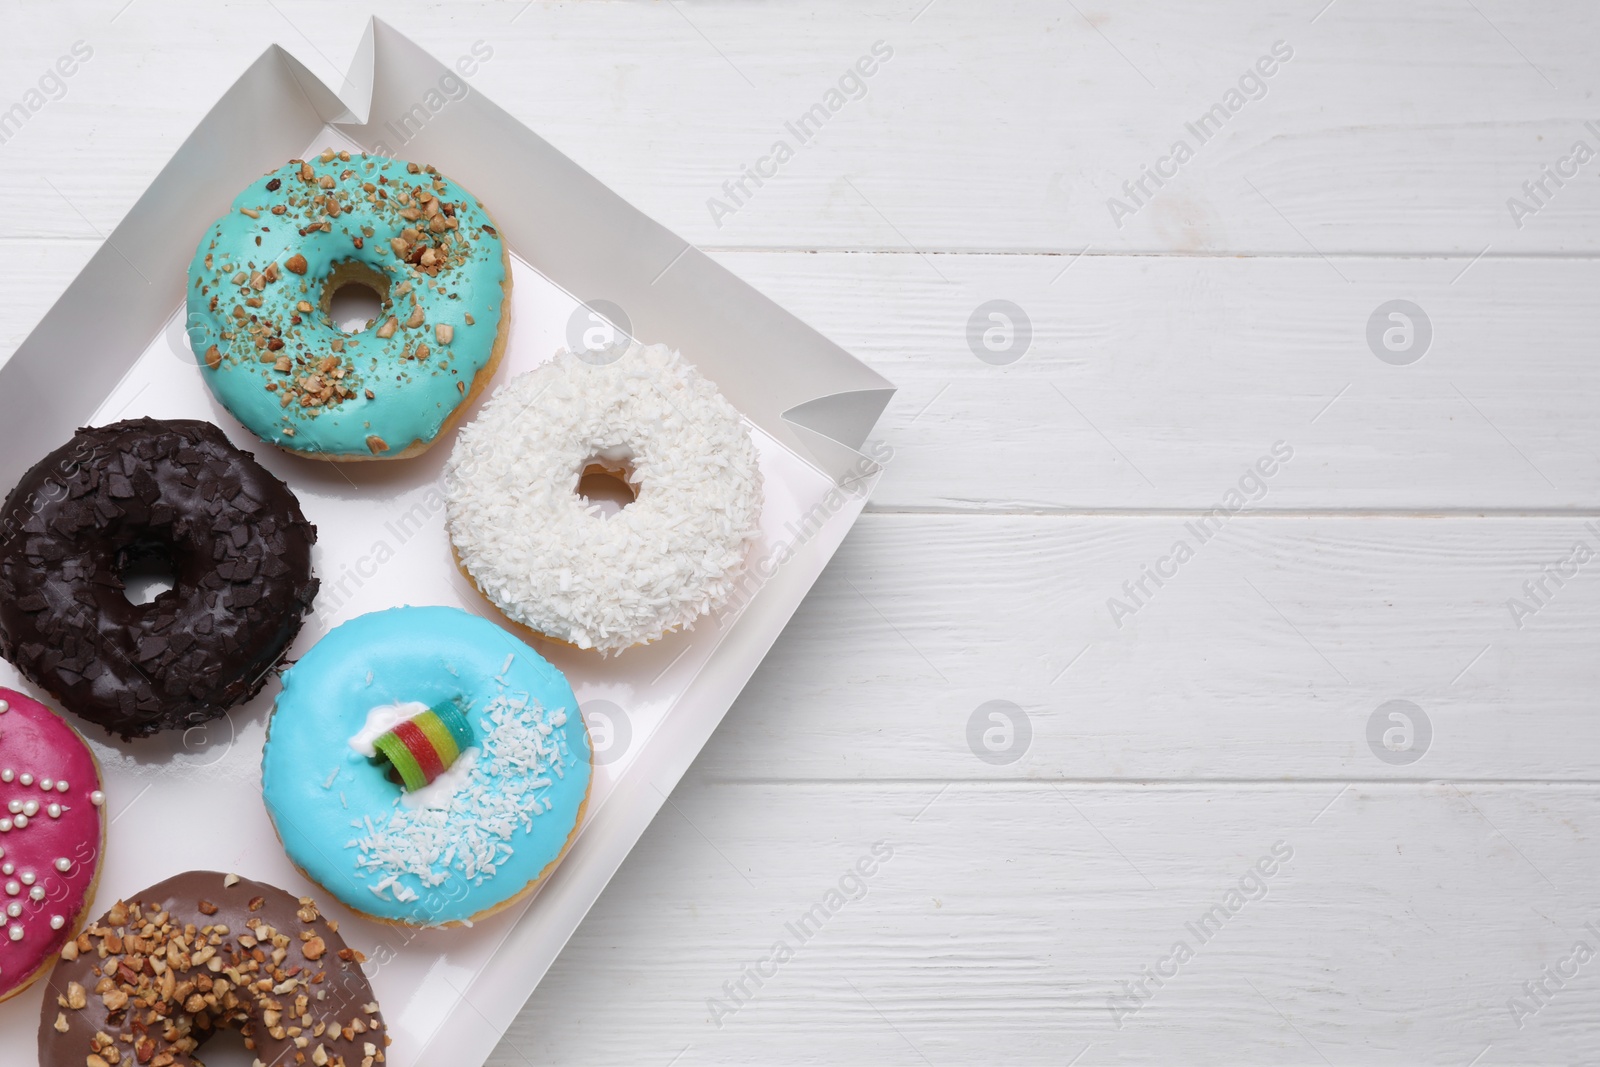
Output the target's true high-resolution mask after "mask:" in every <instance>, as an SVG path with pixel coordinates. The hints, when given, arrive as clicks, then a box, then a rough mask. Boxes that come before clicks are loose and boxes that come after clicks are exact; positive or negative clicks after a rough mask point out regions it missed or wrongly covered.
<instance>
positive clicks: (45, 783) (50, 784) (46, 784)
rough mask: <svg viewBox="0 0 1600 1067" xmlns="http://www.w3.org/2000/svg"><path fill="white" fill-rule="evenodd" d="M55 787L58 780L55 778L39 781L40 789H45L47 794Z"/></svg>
mask: <svg viewBox="0 0 1600 1067" xmlns="http://www.w3.org/2000/svg"><path fill="white" fill-rule="evenodd" d="M55 787H56V780H55V779H54V778H41V779H39V788H40V789H43V790H44V791H45V792H46V793H48V792H50V790H52V789H54V788H55Z"/></svg>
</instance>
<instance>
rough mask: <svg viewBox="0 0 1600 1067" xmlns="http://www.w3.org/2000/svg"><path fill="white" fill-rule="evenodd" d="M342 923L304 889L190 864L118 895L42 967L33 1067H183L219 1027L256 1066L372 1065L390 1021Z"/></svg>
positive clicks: (381, 1049)
mask: <svg viewBox="0 0 1600 1067" xmlns="http://www.w3.org/2000/svg"><path fill="white" fill-rule="evenodd" d="M362 961H363V957H362V955H361V953H359V952H357V951H355V950H354V949H351V948H348V947H346V945H345V943H344V939H343V938H342V937H340V936H339V924H338V923H337V922H335V921H333V920H330V919H327V918H324V917H323V916H322V914H321V913H320V912H319V911H318V910H317V906H316V904H315V903H313V902H312V900H311V898H309V897H300V898H298V899H297V898H295V897H294V896H293V895H291V894H289V893H287V892H285V891H284V890H282V889H278V888H276V887H274V886H270V885H266V884H265V883H262V882H255V881H251V880H250V879H248V878H240V877H239V876H238V875H235V874H226V875H225V874H219V873H217V872H216V871H189V872H188V873H186V874H180V875H178V876H177V877H175V878H169V879H167V880H166V881H164V882H161V883H159V884H158V885H153V886H151V887H150V888H149V889H146V890H144V891H143V892H140V893H135V894H134V895H133V896H131V897H129V898H128V899H126V900H121V901H118V902H117V903H116V904H115V905H114V906H113V907H112V908H111V910H110V911H108V912H107V913H106V914H105V915H104V916H102V917H101V918H100V919H99V920H98V921H97V922H94V923H91V924H90V925H89V926H88V927H87V928H85V929H84V931H83V932H82V933H81V934H79V935H78V937H77V939H76V940H75V941H71V942H68V943H67V946H66V948H65V949H64V950H63V951H62V953H61V962H60V963H58V964H57V965H56V969H55V971H54V972H53V973H52V974H51V976H50V983H49V988H48V989H47V990H46V991H45V998H44V1006H43V1009H42V1012H41V1015H40V1018H39V1064H40V1067H85V1064H87V1065H88V1067H134V1065H139V1067H190V1065H192V1064H198V1063H199V1062H200V1061H199V1060H197V1059H196V1058H195V1057H196V1055H197V1053H198V1051H199V1050H200V1049H201V1048H203V1047H204V1045H205V1043H206V1042H207V1041H208V1040H209V1039H210V1038H211V1037H212V1036H214V1035H215V1034H216V1033H217V1031H219V1030H223V1029H233V1030H238V1031H239V1032H240V1033H241V1034H242V1035H243V1037H244V1042H245V1047H246V1048H247V1049H250V1050H252V1051H253V1053H254V1055H255V1058H256V1060H257V1061H258V1062H260V1063H267V1064H273V1065H275V1067H276V1065H280V1064H282V1065H288V1064H312V1065H314V1067H374V1065H375V1064H381V1063H383V1062H384V1061H385V1049H386V1048H387V1046H388V1044H389V1038H388V1030H387V1028H386V1027H385V1026H384V1023H383V1016H382V1015H381V1014H380V1013H379V1011H378V1004H377V1001H376V999H375V998H374V997H373V994H372V986H371V985H370V984H369V983H368V981H367V977H366V975H365V974H363V973H362V971H361V963H362Z"/></svg>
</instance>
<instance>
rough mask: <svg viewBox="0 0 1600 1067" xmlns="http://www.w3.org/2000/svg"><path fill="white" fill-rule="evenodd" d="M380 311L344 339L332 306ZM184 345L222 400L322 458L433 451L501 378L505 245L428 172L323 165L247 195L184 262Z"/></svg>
mask: <svg viewBox="0 0 1600 1067" xmlns="http://www.w3.org/2000/svg"><path fill="white" fill-rule="evenodd" d="M346 285H363V286H366V287H367V288H369V289H371V290H372V291H373V292H375V293H376V294H377V295H378V299H379V302H380V303H381V305H382V311H381V312H380V313H379V314H378V316H377V318H375V319H373V320H371V321H370V322H368V323H367V325H366V327H365V328H364V329H362V330H358V331H355V332H353V333H346V332H344V331H343V330H341V329H340V328H339V326H338V325H337V324H336V323H335V322H334V321H333V318H332V316H331V314H330V309H331V306H332V305H331V302H332V299H333V294H334V293H335V292H336V291H338V290H339V289H340V288H342V287H343V286H346ZM188 294H189V295H188V324H187V325H188V335H189V344H190V346H191V347H192V348H193V349H194V354H195V358H196V359H197V360H199V362H200V368H201V371H200V373H201V375H202V376H203V377H204V378H205V380H206V384H207V385H208V386H209V387H210V388H211V391H212V393H213V394H214V395H215V396H216V398H217V400H218V401H219V402H220V403H221V404H222V405H223V406H224V407H226V408H227V409H228V410H229V411H230V412H232V413H233V415H234V417H235V418H237V419H238V420H239V421H240V422H242V423H244V425H245V426H246V427H247V428H248V429H249V430H250V431H251V432H252V433H254V434H255V435H256V436H257V437H260V438H261V439H262V440H263V441H267V442H269V443H271V444H274V445H277V446H279V447H280V448H283V449H286V450H288V451H290V452H294V453H297V454H300V455H304V456H309V457H311V458H313V459H326V460H336V461H337V460H357V459H398V458H402V457H405V456H411V455H416V454H418V453H420V452H422V451H424V450H426V449H427V447H428V446H429V445H431V444H432V443H433V442H434V441H435V440H436V439H437V438H438V437H439V435H440V434H441V433H443V432H444V430H445V428H446V427H447V426H448V425H449V424H450V422H451V420H452V419H453V418H454V416H455V415H456V414H457V413H459V412H460V411H462V410H463V409H464V408H465V407H466V405H467V403H468V402H469V401H470V400H471V399H472V398H473V397H474V396H476V395H477V394H478V393H479V392H480V391H481V390H482V389H483V387H484V386H485V385H487V384H488V381H489V379H490V378H491V377H493V375H494V372H495V368H496V367H497V366H498V365H499V363H500V356H501V354H502V353H503V351H504V350H505V340H506V334H507V331H508V329H509V325H510V297H511V262H510V259H509V257H508V253H507V251H506V246H505V241H504V240H502V239H501V237H500V234H499V232H498V231H497V230H496V229H495V227H494V225H493V222H492V221H491V219H490V218H489V214H488V212H487V211H485V210H484V207H483V205H482V204H480V203H479V202H478V201H477V200H476V199H474V198H473V196H472V195H471V194H470V193H468V192H467V191H466V190H465V189H463V188H461V187H460V186H459V185H457V184H455V183H454V182H452V181H450V180H449V179H448V178H446V177H444V176H443V175H441V174H439V173H438V172H437V171H435V170H434V169H433V168H432V167H428V166H419V165H418V164H416V163H405V162H402V161H399V160H392V159H387V158H385V157H383V156H363V155H354V156H352V155H351V154H350V153H349V152H340V153H338V154H335V153H334V152H333V151H331V150H330V151H327V152H324V153H322V155H321V156H320V157H318V158H317V159H315V160H310V161H301V160H298V159H296V160H290V161H289V163H288V164H287V165H285V166H283V167H280V168H278V169H277V170H275V171H273V172H272V173H270V174H268V175H266V176H265V177H263V178H261V179H259V180H258V181H256V182H255V183H254V184H252V185H251V186H250V187H249V188H247V189H246V190H245V191H244V192H242V193H240V194H239V195H238V197H237V198H235V200H234V202H233V206H232V207H231V208H229V210H228V213H227V214H226V215H224V216H223V217H222V218H220V219H218V220H217V221H216V222H215V223H213V224H212V226H211V228H210V229H209V230H207V231H206V235H205V237H203V238H202V239H201V241H200V247H199V248H198V249H197V250H196V251H195V255H194V261H193V262H192V263H190V264H189V289H188Z"/></svg>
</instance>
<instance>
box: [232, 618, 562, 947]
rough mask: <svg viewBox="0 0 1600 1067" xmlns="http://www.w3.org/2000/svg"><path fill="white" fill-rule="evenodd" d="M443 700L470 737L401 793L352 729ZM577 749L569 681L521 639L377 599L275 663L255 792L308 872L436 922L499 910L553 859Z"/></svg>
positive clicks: (382, 914)
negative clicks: (278, 676)
mask: <svg viewBox="0 0 1600 1067" xmlns="http://www.w3.org/2000/svg"><path fill="white" fill-rule="evenodd" d="M447 702H453V703H454V704H455V706H456V707H457V708H459V709H461V710H462V711H463V712H464V713H465V715H466V718H467V720H468V723H469V725H470V728H471V731H472V733H473V736H474V741H473V744H472V746H471V747H470V748H469V749H468V750H467V751H466V752H464V753H463V755H462V757H461V759H460V760H458V761H457V762H456V764H455V766H454V767H452V768H450V770H448V771H446V772H445V774H444V776H443V777H441V778H439V779H438V780H437V781H435V782H434V783H433V784H432V785H430V786H428V787H427V788H426V789H425V790H422V791H421V792H419V793H415V794H411V793H406V792H405V791H404V790H403V789H402V787H401V786H400V785H399V784H398V783H397V782H395V781H392V780H391V779H390V777H389V776H388V774H387V773H386V768H385V766H384V765H383V764H382V763H381V762H380V761H379V760H378V759H374V758H371V757H369V756H367V755H364V754H362V749H363V740H364V739H366V740H368V741H370V738H371V737H372V736H373V731H374V730H381V729H382V728H384V727H385V726H386V724H388V723H391V722H393V721H395V719H396V718H397V716H401V715H409V714H410V710H408V709H418V710H426V709H427V708H430V707H435V706H438V705H440V704H442V703H447ZM374 724H376V725H374ZM364 751H371V748H370V744H368V745H366V746H365V748H364ZM591 756H592V753H591V749H590V745H589V735H588V731H587V730H586V729H585V727H584V725H583V718H582V716H581V714H580V713H579V710H578V702H577V699H576V698H575V697H574V696H573V693H572V687H571V686H570V685H568V684H567V680H566V678H565V677H563V676H562V674H561V672H560V671H558V670H556V669H555V668H554V667H553V666H551V665H550V664H549V663H548V662H546V661H545V660H544V658H543V657H541V656H540V655H539V654H538V653H537V652H535V651H534V650H533V649H531V648H529V647H528V646H527V645H525V644H523V643H522V642H521V641H518V640H517V639H516V638H514V637H512V636H511V635H510V634H508V633H506V632H505V631H504V630H502V629H501V628H500V627H498V626H496V625H495V624H493V623H491V622H489V621H488V620H486V619H482V618H480V617H478V616H476V615H472V614H469V613H467V612H465V611H461V610H459V609H457V608H446V607H405V608H391V609H390V610H388V611H380V612H375V613H373V614H370V615H363V616H361V617H359V618H356V619H353V620H351V621H350V622H347V623H344V624H343V625H341V626H339V627H337V628H336V629H334V630H333V632H331V633H329V634H328V635H327V636H326V637H324V638H323V639H322V640H321V641H319V642H317V644H316V645H315V646H313V647H312V649H311V650H310V651H309V652H307V653H306V654H305V656H304V657H303V658H301V660H300V661H299V662H298V663H296V664H295V665H294V666H293V667H292V668H290V669H289V670H288V671H286V672H285V673H284V676H283V692H282V694H281V695H280V696H279V697H278V703H277V707H276V708H275V709H274V711H273V713H272V719H271V722H270V724H269V726H268V731H267V744H266V750H265V752H264V753H263V755H262V760H261V777H262V792H263V796H264V798H265V800H266V805H267V812H268V814H269V815H270V816H271V817H272V822H273V825H274V827H276V829H277V831H278V836H279V838H281V839H282V841H283V845H284V848H285V849H286V850H287V852H288V853H289V858H290V859H291V860H292V861H293V862H294V864H295V866H296V867H298V868H299V869H300V870H301V871H302V872H304V873H305V875H306V876H307V877H308V878H310V879H311V880H312V881H313V882H316V883H317V884H318V885H320V886H322V887H323V888H324V889H326V890H327V891H328V892H329V893H331V894H333V895H334V896H336V897H338V898H339V900H340V901H342V902H343V903H344V904H346V905H348V906H349V907H351V908H353V909H355V910H356V911H358V912H362V913H364V914H366V915H369V916H371V917H373V918H376V919H381V920H383V921H386V922H392V923H400V924H403V925H406V926H450V925H456V924H458V923H463V922H471V921H473V920H476V919H481V918H484V917H485V916H487V915H489V914H490V913H492V912H494V911H497V910H499V909H500V908H502V907H504V906H506V905H507V904H508V903H510V902H512V901H513V900H515V899H517V898H518V897H520V896H521V895H522V894H523V893H524V892H526V891H527V890H529V889H531V888H532V886H533V885H534V884H535V883H536V882H537V881H538V880H539V879H540V878H542V877H543V876H544V875H545V873H546V872H548V871H549V869H550V868H551V867H552V866H553V865H554V864H555V862H556V861H557V860H559V859H560V858H561V856H562V854H563V853H564V852H565V851H566V848H567V845H568V844H569V842H570V841H571V840H572V837H573V835H574V834H575V833H576V832H577V827H578V823H579V820H580V819H581V817H582V814H583V809H584V805H585V804H586V803H587V801H588V795H589V783H590V780H591V771H592V768H591Z"/></svg>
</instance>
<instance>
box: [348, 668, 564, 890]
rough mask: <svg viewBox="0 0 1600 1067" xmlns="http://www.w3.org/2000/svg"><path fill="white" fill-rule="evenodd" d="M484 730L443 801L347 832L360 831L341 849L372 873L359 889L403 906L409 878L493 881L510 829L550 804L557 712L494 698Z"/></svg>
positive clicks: (559, 744)
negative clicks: (464, 772) (465, 772)
mask: <svg viewBox="0 0 1600 1067" xmlns="http://www.w3.org/2000/svg"><path fill="white" fill-rule="evenodd" d="M484 715H485V717H486V718H487V719H488V721H489V724H490V725H489V728H488V730H487V731H486V734H485V736H484V737H483V740H482V749H481V751H480V754H479V756H478V758H477V761H476V763H475V764H474V765H473V770H472V774H471V776H470V777H469V778H468V779H467V780H466V781H465V782H463V783H462V784H461V785H460V786H459V787H458V788H457V789H456V791H455V792H454V793H452V794H451V795H450V797H449V799H448V800H447V801H444V802H443V803H441V804H439V805H437V806H430V807H422V808H412V807H407V806H404V805H400V804H398V803H397V804H396V806H395V807H394V808H393V809H392V810H390V811H389V812H388V813H387V815H385V816H379V817H377V818H374V817H372V816H367V817H365V818H363V819H361V820H360V821H357V822H352V823H351V824H350V825H351V826H353V827H355V828H356V829H357V830H359V831H360V833H359V835H358V836H357V837H355V838H354V839H353V840H351V841H348V842H346V843H345V847H346V848H354V849H357V850H358V852H357V854H356V866H357V867H358V868H360V869H362V870H366V871H371V872H373V874H374V876H375V879H374V881H372V882H370V883H369V884H368V886H367V888H368V889H370V890H371V891H372V892H373V893H374V894H376V895H377V896H380V897H383V896H385V895H386V894H387V893H389V892H391V891H392V892H393V894H394V899H396V900H398V901H400V902H402V903H406V902H408V901H411V900H414V899H416V896H415V891H414V890H412V889H410V888H409V887H407V886H405V885H403V884H400V881H399V880H400V877H401V876H402V875H407V874H409V875H412V876H414V877H415V878H417V879H418V880H419V881H420V882H421V883H422V884H423V885H425V886H429V887H434V886H439V885H443V884H444V882H445V881H446V880H447V879H448V878H449V877H450V874H451V872H452V871H456V872H459V873H460V875H461V877H463V878H465V879H466V880H467V881H469V882H471V883H472V884H473V885H482V884H483V883H484V882H485V881H486V880H487V879H490V878H493V877H494V875H495V872H496V871H497V870H499V868H500V865H501V864H503V863H504V862H505V861H506V860H507V859H509V858H510V857H511V856H512V855H513V854H514V852H515V850H514V849H513V848H512V846H511V843H510V842H511V839H512V836H513V835H514V834H515V833H516V831H517V829H518V827H521V828H522V829H523V830H527V831H531V830H532V829H533V818H534V816H537V815H541V814H543V813H544V812H546V811H549V810H551V809H552V808H553V807H554V805H553V804H552V803H551V802H550V800H548V799H547V798H543V797H541V796H540V793H541V792H542V791H544V790H546V789H547V788H548V787H549V786H550V784H551V782H552V781H553V779H552V778H551V777H550V775H552V774H554V775H556V776H558V777H560V776H563V775H564V773H565V769H566V767H565V763H566V761H567V760H568V759H570V758H571V753H570V752H567V751H565V750H564V746H565V743H566V734H565V732H564V731H563V732H561V733H557V732H556V731H557V730H558V729H559V728H560V727H562V726H565V725H566V723H567V712H566V709H564V708H554V709H550V710H546V709H545V708H544V707H543V706H542V705H540V704H539V703H538V702H537V701H535V700H533V699H532V698H531V697H530V696H529V695H528V694H526V693H519V694H501V695H499V696H496V697H495V698H494V699H493V700H491V701H490V702H489V705H488V707H487V708H485V709H484Z"/></svg>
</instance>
